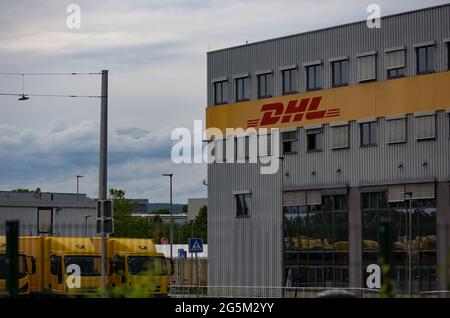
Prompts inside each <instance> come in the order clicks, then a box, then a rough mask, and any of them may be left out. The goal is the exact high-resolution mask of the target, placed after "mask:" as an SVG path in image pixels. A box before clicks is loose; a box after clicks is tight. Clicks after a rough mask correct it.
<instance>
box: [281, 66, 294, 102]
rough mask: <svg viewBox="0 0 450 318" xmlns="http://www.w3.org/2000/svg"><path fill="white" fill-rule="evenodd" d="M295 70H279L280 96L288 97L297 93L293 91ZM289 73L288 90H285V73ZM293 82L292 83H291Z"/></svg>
mask: <svg viewBox="0 0 450 318" xmlns="http://www.w3.org/2000/svg"><path fill="white" fill-rule="evenodd" d="M296 70H297V69H296V68H289V69H285V70H281V94H282V95H290V94H295V93H297V90H295V87H294V86H295V84H296V83H295V78H296V75H295V71H296ZM286 72H289V84H290V90H289V91H288V90H286V83H285V80H284V79H285V73H286ZM293 80H294V81H293Z"/></svg>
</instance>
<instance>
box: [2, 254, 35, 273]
mask: <svg viewBox="0 0 450 318" xmlns="http://www.w3.org/2000/svg"><path fill="white" fill-rule="evenodd" d="M27 272H28V271H27V258H26V257H25V255H19V277H23V276H25V275H26V274H27ZM0 278H3V279H4V278H6V255H5V254H0Z"/></svg>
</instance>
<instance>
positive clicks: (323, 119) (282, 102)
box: [206, 72, 450, 133]
mask: <svg viewBox="0 0 450 318" xmlns="http://www.w3.org/2000/svg"><path fill="white" fill-rule="evenodd" d="M442 109H450V72H442V73H434V74H428V75H420V76H414V77H406V78H400V79H394V80H386V81H378V82H371V83H364V84H358V85H352V86H346V87H339V88H332V89H325V90H321V91H314V92H304V93H299V94H292V95H286V96H279V97H273V98H266V99H259V100H253V101H248V102H241V103H235V104H227V105H220V106H210V107H207V108H206V128H213V127H214V128H218V129H220V130H221V131H222V132H223V133H225V131H226V128H243V129H247V128H250V127H254V128H255V129H258V128H275V127H276V128H292V127H303V126H308V125H318V124H326V123H331V122H339V121H350V120H358V119H364V118H373V117H385V116H391V115H399V114H408V113H417V112H425V111H436V110H442Z"/></svg>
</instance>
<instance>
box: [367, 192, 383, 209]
mask: <svg viewBox="0 0 450 318" xmlns="http://www.w3.org/2000/svg"><path fill="white" fill-rule="evenodd" d="M386 207H387V196H386V192H385V191H381V192H365V193H363V194H362V208H363V209H381V208H386Z"/></svg>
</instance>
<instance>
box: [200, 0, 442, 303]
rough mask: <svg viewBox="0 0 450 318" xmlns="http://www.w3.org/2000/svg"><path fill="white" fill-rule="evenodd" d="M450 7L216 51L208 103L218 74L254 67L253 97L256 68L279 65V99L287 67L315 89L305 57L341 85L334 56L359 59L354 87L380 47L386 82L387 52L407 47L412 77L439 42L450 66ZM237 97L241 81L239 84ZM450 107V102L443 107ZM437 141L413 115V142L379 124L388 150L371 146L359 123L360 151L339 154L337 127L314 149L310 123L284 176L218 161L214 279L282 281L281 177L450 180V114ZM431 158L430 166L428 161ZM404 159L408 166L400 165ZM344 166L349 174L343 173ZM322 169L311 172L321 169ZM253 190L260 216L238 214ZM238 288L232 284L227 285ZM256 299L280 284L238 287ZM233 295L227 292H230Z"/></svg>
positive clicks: (211, 187)
mask: <svg viewBox="0 0 450 318" xmlns="http://www.w3.org/2000/svg"><path fill="white" fill-rule="evenodd" d="M449 17H450V5H446V6H441V7H436V8H431V9H428V10H421V11H416V12H412V13H406V14H403V15H396V16H392V17H387V18H385V19H383V20H382V27H381V29H368V28H367V27H366V24H365V21H364V22H361V23H353V24H349V25H344V26H340V27H336V28H330V29H325V30H320V31H317V32H310V33H305V34H299V35H294V36H290V37H285V38H280V39H275V40H269V41H264V42H260V43H255V44H249V45H245V46H241V47H236V48H230V49H224V50H219V51H214V52H210V53H209V54H208V62H207V63H208V73H207V78H208V105H212V104H213V93H212V92H213V85H212V83H211V80H212V79H215V78H219V77H228V79H229V80H230V81H231V80H232V77H233V75H236V74H242V73H246V72H249V73H250V74H251V99H256V97H257V96H256V95H257V82H256V76H255V74H254V73H255V72H256V71H260V70H266V69H273V71H274V73H273V74H274V78H273V81H274V82H273V87H274V96H277V95H280V94H281V74H280V72H279V71H278V68H279V67H281V66H284V65H290V64H298V65H299V68H298V71H297V79H298V80H297V83H299V84H298V88H297V89H298V90H299V91H305V89H306V83H305V79H306V76H305V69H304V68H302V66H301V65H302V63H303V62H308V61H314V60H318V59H322V60H323V62H324V63H323V67H324V76H323V79H324V83H323V88H329V87H331V65H330V63H329V62H328V59H329V58H332V57H338V56H344V55H348V56H349V57H350V84H356V83H357V81H356V54H357V53H361V52H364V51H369V50H376V51H377V52H378V55H377V79H378V80H385V79H386V71H385V68H384V49H385V48H390V47H394V46H400V45H405V46H406V48H407V53H406V54H407V55H406V56H407V63H406V68H407V69H406V74H407V76H413V75H415V74H416V63H415V50H414V44H417V43H420V42H425V41H430V40H435V41H436V48H437V50H436V70H437V71H445V70H447V68H448V65H447V63H448V62H447V54H448V52H447V49H446V47H445V44H444V43H443V39H444V38H448V37H450V18H449ZM230 83H231V85H229V88H230V96H231V102H233V101H234V85H233V83H232V82H230ZM442 106H443V109H444V108H450V105H442ZM436 118H437V121H436V124H437V138H436V140H430V141H416V140H415V136H414V134H413V125H414V120H413V117H412V115H409V116H408V124H407V131H408V136H407V137H408V141H407V143H404V144H396V145H387V144H386V142H385V132H384V130H385V120H384V119H380V120H379V126H378V146H377V147H370V148H361V147H360V141H359V138H360V137H359V136H360V135H359V134H360V132H359V125H358V124H357V123H355V122H352V123H351V125H350V128H351V129H350V148H349V149H345V150H331V149H330V140H329V129H330V128H329V127H328V125H326V126H325V127H324V134H325V139H324V145H325V146H324V151H323V152H318V153H306V135H305V133H304V131H303V129H300V132H299V136H300V140H299V145H300V148H299V149H300V151H299V153H298V154H297V155H290V156H286V159H285V160H284V161H285V162H284V165H283V166H284V168H283V169H284V172H283V171H282V170H279V172H278V173H277V174H275V175H261V174H260V171H259V166H258V165H256V164H210V165H208V243H209V268H208V285H213V286H217V285H222V286H230V285H232V286H236V285H237V286H282V276H283V270H282V264H283V260H282V243H283V242H282V240H283V236H282V209H281V206H282V199H281V192H282V191H281V189H282V188H281V177H282V175H284V173H285V172H288V173H289V175H288V176H287V177H283V178H284V187H308V186H325V185H336V184H349V185H350V186H359V185H360V184H362V183H368V184H369V183H378V182H379V183H387V182H389V181H397V180H404V181H407V180H425V179H433V178H435V179H437V180H439V181H445V180H449V177H450V160H449V159H450V158H449V150H450V141H449V118H448V114H446V113H445V112H438V114H437V116H436ZM425 161H426V162H427V164H428V165H427V166H424V165H423V163H424V162H425ZM400 163H402V164H403V168H397V167H398V165H399V164H400ZM338 168H340V169H341V172H336V171H337V170H338ZM313 170H314V171H315V172H316V174H315V175H311V172H312V171H313ZM236 190H250V191H251V192H252V199H251V203H252V210H251V211H252V215H251V217H250V218H236V217H235V206H234V205H235V201H234V198H233V194H232V191H236ZM227 291H230V289H227ZM234 292H235V293H237V294H236V295H238V294H239V293H244V294H245V293H246V292H247V293H249V295H252V296H258V295H261V294H264V296H268V294H270V295H279V294H277V292H276V291H275V290H264V291H260V292H258V290H246V291H244V290H242V291H240V290H239V289H237V290H234ZM222 293H224V291H222Z"/></svg>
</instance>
